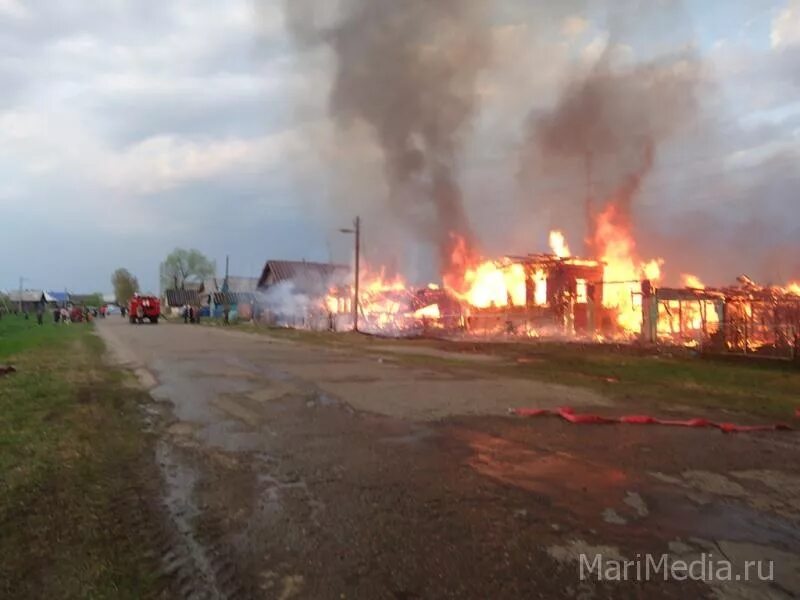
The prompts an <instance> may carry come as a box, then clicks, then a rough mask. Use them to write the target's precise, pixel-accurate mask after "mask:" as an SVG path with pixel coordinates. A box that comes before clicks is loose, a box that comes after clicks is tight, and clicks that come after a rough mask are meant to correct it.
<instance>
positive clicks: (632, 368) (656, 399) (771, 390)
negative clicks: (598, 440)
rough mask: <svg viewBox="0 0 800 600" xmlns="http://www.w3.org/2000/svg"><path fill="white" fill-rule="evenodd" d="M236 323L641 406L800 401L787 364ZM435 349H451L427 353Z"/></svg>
mask: <svg viewBox="0 0 800 600" xmlns="http://www.w3.org/2000/svg"><path fill="white" fill-rule="evenodd" d="M209 324H210V325H214V324H213V323H209ZM229 327H230V328H231V329H233V330H237V331H249V332H254V333H261V334H266V335H270V336H273V337H277V338H280V339H285V340H290V341H295V342H298V343H307V344H315V345H321V346H325V347H330V348H341V349H347V350H349V351H354V352H365V353H381V354H384V355H385V354H386V353H387V352H389V351H390V349H391V348H393V347H394V348H398V349H402V351H403V354H399V353H398V354H395V355H394V356H393V359H394V360H396V361H397V362H401V363H404V364H409V365H418V366H431V365H433V364H435V365H438V366H440V367H443V368H451V369H466V370H468V372H471V373H474V372H476V371H477V372H482V373H494V374H498V375H506V376H513V377H525V378H530V379H535V380H537V381H544V382H549V383H560V384H565V385H572V386H579V387H584V388H588V389H592V390H595V391H599V392H601V393H603V394H604V395H606V396H608V397H611V398H614V399H616V400H619V401H622V402H624V403H625V404H626V405H628V406H629V407H630V408H631V409H639V410H642V411H644V410H648V409H649V408H650V407H652V406H655V408H657V409H658V410H673V409H678V410H679V411H682V412H691V411H692V410H700V411H702V410H707V409H709V410H712V411H713V410H716V409H728V410H733V411H736V412H741V413H745V414H750V415H754V416H758V417H765V418H770V419H779V420H784V421H789V420H791V417H792V415H793V414H794V410H795V408H798V407H800V369H798V368H797V366H796V365H792V364H787V363H777V362H776V363H770V364H762V363H756V362H753V363H729V362H725V361H718V360H712V359H704V358H701V357H697V356H690V355H683V354H681V355H670V354H669V353H661V354H655V353H643V352H641V351H640V350H637V349H636V348H633V347H630V346H624V345H623V346H613V345H607V346H601V345H578V344H567V343H555V342H553V343H548V342H541V343H537V342H483V341H477V342H476V341H448V340H437V339H413V340H402V339H386V338H375V337H370V336H361V335H357V334H351V333H336V334H332V333H329V332H314V331H302V330H296V329H286V328H267V327H260V326H253V325H250V324H236V325H231V326H229ZM415 348H416V349H420V354H418V355H414V354H413V350H414V349H415ZM429 349H435V350H438V351H442V352H444V353H447V354H445V355H441V356H430V355H425V354H423V352H425V351H427V350H429ZM408 352H411V354H407V353H408ZM470 354H483V355H490V356H493V357H495V358H497V359H498V360H496V361H490V362H475V361H470V362H469V363H466V362H465V361H463V360H459V356H464V355H470Z"/></svg>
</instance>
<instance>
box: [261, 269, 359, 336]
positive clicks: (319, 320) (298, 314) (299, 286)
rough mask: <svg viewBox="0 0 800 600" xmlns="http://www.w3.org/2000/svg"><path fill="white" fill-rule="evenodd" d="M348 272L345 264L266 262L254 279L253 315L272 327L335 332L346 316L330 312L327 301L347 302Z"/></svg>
mask: <svg viewBox="0 0 800 600" xmlns="http://www.w3.org/2000/svg"><path fill="white" fill-rule="evenodd" d="M350 273H351V271H350V268H349V267H348V266H346V265H337V264H333V263H318V262H309V261H305V260H302V261H293V260H268V261H267V262H266V264H265V265H264V269H263V271H262V272H261V277H260V278H259V280H258V294H257V298H256V304H255V312H256V314H255V316H256V317H257V318H258V319H261V320H264V321H267V322H269V323H271V324H274V325H285V326H297V327H304V328H308V329H338V328H340V324H337V322H336V321H337V319H338V318H339V317H343V316H344V318H350V315H347V314H345V315H343V314H342V312H341V311H340V310H339V309H338V308H337V309H336V310H334V308H333V307H331V302H332V301H334V300H335V301H336V304H337V305H341V306H345V304H346V301H347V302H349V297H350V294H351V293H352V292H351V291H350V289H349V286H348V285H347V284H348V283H349V279H350V277H351V275H350ZM342 327H345V325H342Z"/></svg>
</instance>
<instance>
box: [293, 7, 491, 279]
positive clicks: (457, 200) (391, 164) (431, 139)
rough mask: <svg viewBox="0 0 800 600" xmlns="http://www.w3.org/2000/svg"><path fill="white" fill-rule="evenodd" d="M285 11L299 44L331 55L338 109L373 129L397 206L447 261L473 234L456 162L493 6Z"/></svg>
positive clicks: (342, 117)
mask: <svg viewBox="0 0 800 600" xmlns="http://www.w3.org/2000/svg"><path fill="white" fill-rule="evenodd" d="M332 6H333V8H332ZM286 15H287V23H288V25H289V27H290V29H291V31H292V32H293V34H294V35H295V38H296V39H297V40H298V41H299V42H301V43H304V44H308V45H312V46H313V45H326V46H328V47H329V48H330V49H331V50H332V51H333V55H334V57H335V60H336V72H335V75H334V79H333V87H332V90H331V94H330V102H329V109H330V113H331V115H332V116H333V117H334V118H335V119H336V120H337V122H338V123H339V124H340V125H341V126H342V127H344V128H346V127H348V126H350V125H352V124H355V122H356V121H362V122H365V123H367V124H368V125H369V126H370V128H371V130H372V132H373V133H374V136H375V138H376V140H377V142H378V143H379V145H380V148H381V151H382V154H383V159H384V165H385V178H386V181H387V183H388V188H389V193H388V199H387V202H388V204H389V207H390V208H391V209H392V210H393V211H394V212H395V213H396V214H397V215H399V216H400V217H401V218H402V219H403V220H404V221H405V223H406V224H407V225H408V227H409V230H410V231H411V232H412V233H413V234H414V235H417V236H422V237H423V239H424V240H425V241H430V242H432V243H434V244H435V245H436V246H437V247H438V248H439V250H440V254H441V259H442V261H443V266H446V265H447V262H448V260H449V255H450V251H451V247H452V237H451V234H452V233H457V234H460V235H462V236H465V237H467V238H471V234H470V226H469V223H468V219H467V216H466V214H465V211H464V207H463V202H462V191H461V188H460V186H459V182H458V175H459V174H458V164H459V157H460V153H461V149H462V145H463V142H464V137H465V136H466V134H467V133H468V129H469V125H470V123H471V120H472V118H473V116H474V114H475V111H476V108H477V104H478V95H477V90H476V81H477V78H478V76H479V74H480V73H481V71H482V70H483V69H484V68H486V67H487V66H488V63H489V60H490V56H491V54H490V50H491V48H490V46H491V44H490V33H491V11H490V3H489V2H487V0H438V1H436V2H433V1H430V0H348V1H343V2H339V3H328V2H324V1H320V2H314V1H313V0H312V1H308V0H287V4H286Z"/></svg>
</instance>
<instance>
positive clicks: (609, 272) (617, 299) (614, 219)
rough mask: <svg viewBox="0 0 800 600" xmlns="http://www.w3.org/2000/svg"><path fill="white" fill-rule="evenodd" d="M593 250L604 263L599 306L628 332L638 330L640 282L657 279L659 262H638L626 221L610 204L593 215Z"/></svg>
mask: <svg viewBox="0 0 800 600" xmlns="http://www.w3.org/2000/svg"><path fill="white" fill-rule="evenodd" d="M594 247H595V248H597V249H598V251H599V254H600V260H601V261H603V262H604V263H605V268H604V273H603V282H604V283H603V306H605V307H607V308H613V309H616V311H617V323H618V325H619V326H620V327H622V328H623V329H624V330H625V331H626V332H628V333H638V332H639V331H641V327H642V311H641V305H642V298H641V295H640V291H641V281H642V279H649V280H650V281H651V282H657V281H658V280H659V279H660V278H661V265H662V264H663V263H664V261H663V260H662V259H655V260H651V261H649V262H640V261H639V260H638V258H637V254H636V242H635V240H634V239H633V235H632V234H631V231H630V227H629V224H628V222H627V220H626V219H624V218H622V216H621V215H620V214H619V211H618V209H617V206H616V205H615V204H610V205H609V206H608V207H607V208H606V209H605V210H604V211H603V212H602V213H600V214H599V215H598V216H597V219H596V222H595V234H594Z"/></svg>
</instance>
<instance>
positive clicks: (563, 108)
mask: <svg viewBox="0 0 800 600" xmlns="http://www.w3.org/2000/svg"><path fill="white" fill-rule="evenodd" d="M614 62H615V61H614V57H613V52H612V51H611V50H610V49H609V48H607V49H606V51H605V52H604V53H603V54H602V56H601V57H600V58H599V59H598V61H597V63H596V64H595V65H594V66H593V67H592V68H591V69H590V70H589V71H588V72H587V73H585V74H584V75H582V76H580V77H578V78H576V79H574V80H573V81H571V82H570V83H569V84H568V85H567V86H566V87H565V89H564V91H563V93H562V95H561V97H560V99H559V101H558V103H557V105H556V106H555V107H554V108H553V109H552V110H551V111H549V112H546V113H544V114H531V115H530V116H529V119H528V122H527V125H526V134H525V139H524V146H523V155H522V156H523V162H522V173H523V176H524V177H523V180H524V181H527V182H530V181H531V178H532V177H535V176H537V175H538V174H539V173H537V171H536V169H537V168H538V169H540V173H541V172H542V171H543V172H544V173H546V174H547V175H548V176H556V177H559V176H560V177H573V178H580V179H581V180H582V181H583V182H584V183H585V187H584V189H585V194H583V195H582V196H579V197H573V198H571V199H570V200H571V201H572V202H575V203H583V207H584V213H585V216H586V227H587V232H586V239H587V250H588V251H589V252H591V251H592V250H593V248H592V240H593V239H595V233H596V232H595V231H594V230H593V229H594V223H595V219H596V216H597V214H599V213H600V212H602V211H603V210H604V209H605V208H607V207H608V206H609V205H610V204H613V205H614V206H615V214H616V215H618V218H619V219H620V220H622V221H624V222H625V223H629V222H630V220H631V208H632V206H633V202H634V200H635V198H636V197H637V195H638V193H639V191H640V189H641V186H642V184H643V182H644V180H645V178H646V177H647V175H648V174H649V173H650V171H651V169H652V168H653V165H654V162H655V159H656V154H657V152H658V149H659V146H660V145H661V144H662V143H663V142H665V141H666V140H668V139H669V138H670V137H671V136H673V135H674V134H676V133H677V132H678V131H679V130H681V129H682V128H685V127H686V126H687V125H688V124H689V123H691V121H692V119H693V118H694V116H695V115H696V114H697V112H698V95H697V89H698V85H699V82H700V74H701V68H700V64H699V63H698V61H697V60H696V59H695V58H694V57H693V56H692V55H691V54H680V55H675V56H668V57H662V58H659V59H657V60H654V61H651V62H646V63H638V64H633V65H624V66H615V65H614Z"/></svg>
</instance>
